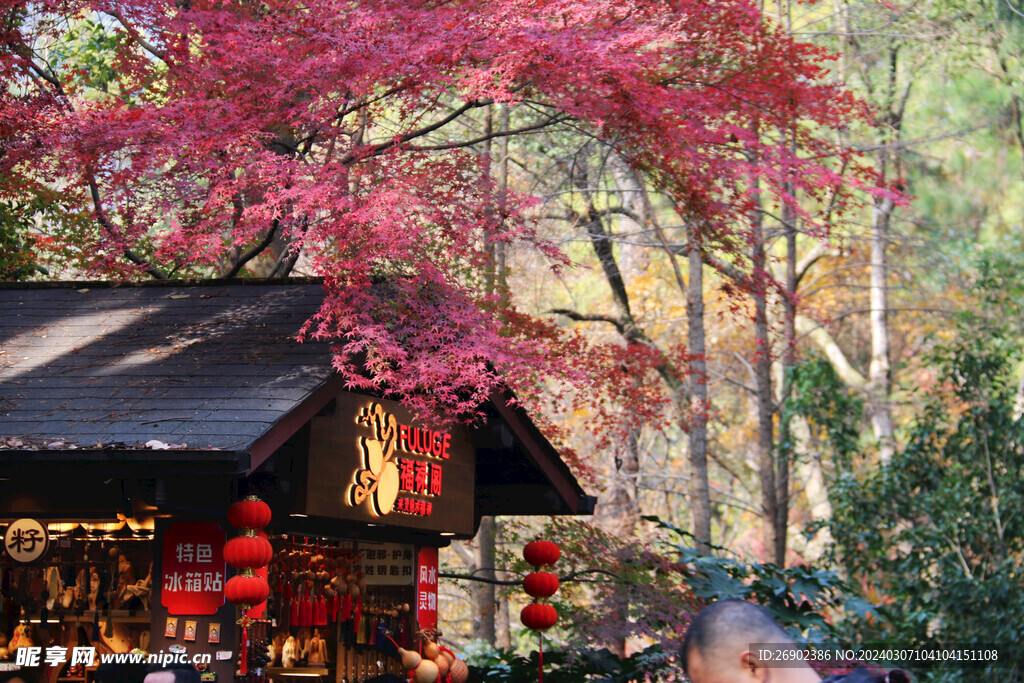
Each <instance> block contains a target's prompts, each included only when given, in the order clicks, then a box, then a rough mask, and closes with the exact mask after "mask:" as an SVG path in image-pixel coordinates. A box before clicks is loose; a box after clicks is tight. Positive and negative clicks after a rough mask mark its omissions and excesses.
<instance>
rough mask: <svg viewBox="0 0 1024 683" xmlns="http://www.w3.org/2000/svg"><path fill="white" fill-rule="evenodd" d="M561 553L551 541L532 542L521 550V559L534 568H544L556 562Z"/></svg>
mask: <svg viewBox="0 0 1024 683" xmlns="http://www.w3.org/2000/svg"><path fill="white" fill-rule="evenodd" d="M561 556H562V551H561V550H559V548H558V546H557V545H555V544H554V543H552V542H551V541H533V542H532V543H527V544H526V547H525V548H523V558H524V559H525V560H526V561H527V562H529V563H530V564H532V565H533V566H534V567H546V566H548V565H551V564H554V563H555V562H558V558H559V557H561Z"/></svg>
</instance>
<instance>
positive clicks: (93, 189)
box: [86, 170, 167, 280]
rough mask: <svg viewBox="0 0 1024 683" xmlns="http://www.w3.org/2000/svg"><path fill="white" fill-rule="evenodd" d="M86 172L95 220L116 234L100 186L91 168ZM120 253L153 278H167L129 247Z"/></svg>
mask: <svg viewBox="0 0 1024 683" xmlns="http://www.w3.org/2000/svg"><path fill="white" fill-rule="evenodd" d="M86 174H87V175H88V177H89V193H90V194H91V195H92V204H93V207H94V208H95V209H96V220H97V221H99V224H100V225H102V226H103V228H104V230H106V231H107V233H108V234H111V235H116V234H117V232H118V231H117V230H116V229H115V228H114V226H113V225H111V223H110V221H109V220H108V219H107V214H106V211H104V209H103V202H102V200H101V199H100V188H99V186H98V185H96V179H95V178H94V177H93V175H92V171H91V170H86ZM121 253H122V254H123V255H124V257H125V258H127V259H128V260H129V261H131V262H132V263H134V264H135V265H137V266H142V268H143V269H144V270H145V271H146V272H147V273H149V274H150V275H151V276H152V277H153V278H155V279H157V280H166V279H167V275H166V274H165V273H164V272H163V271H162V270H160V269H159V268H157V267H156V266H153V265H152V264H150V263H149V262H148V261H146V260H145V259H143V258H142V257H141V256H139V255H138V254H136V253H135V252H134V251H132V250H131V249H130V248H128V247H124V249H122V251H121Z"/></svg>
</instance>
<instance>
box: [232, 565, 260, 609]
mask: <svg viewBox="0 0 1024 683" xmlns="http://www.w3.org/2000/svg"><path fill="white" fill-rule="evenodd" d="M249 571H251V570H249ZM269 595H270V586H269V585H268V584H267V580H266V579H263V578H261V577H259V576H255V575H253V574H245V573H242V574H239V575H238V576H232V577H231V578H230V579H228V581H227V583H225V584H224V597H225V598H226V599H227V601H228V602H230V603H233V604H235V605H241V606H242V607H243V608H248V607H252V606H253V605H258V604H260V603H261V602H263V601H264V600H266V599H267V596H269Z"/></svg>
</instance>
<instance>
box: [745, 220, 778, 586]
mask: <svg viewBox="0 0 1024 683" xmlns="http://www.w3.org/2000/svg"><path fill="white" fill-rule="evenodd" d="M753 222H754V245H753V246H754V253H753V270H752V273H751V280H752V282H751V284H752V291H753V296H754V337H755V344H756V350H755V355H754V363H753V365H754V379H755V382H756V386H755V388H756V390H757V396H756V398H755V406H756V413H757V451H756V454H757V463H758V470H759V475H760V476H759V479H760V483H761V510H762V514H763V519H764V547H765V551H766V552H768V553H771V560H772V561H773V562H775V563H776V564H779V565H780V566H781V564H782V561H783V560H784V559H785V558H784V556H782V557H780V556H779V548H780V547H781V548H783V549H785V542H786V541H785V537H783V538H782V540H781V541H779V540H777V538H776V536H777V533H776V532H777V527H776V524H777V520H778V519H779V509H778V498H777V491H776V487H777V480H776V476H775V452H774V450H775V449H774V442H775V433H774V425H773V423H772V415H773V412H774V410H773V403H774V401H773V398H774V397H773V395H772V394H773V392H772V376H771V371H772V345H771V338H770V336H769V332H768V277H769V276H768V271H767V269H766V254H765V243H764V230H763V223H762V219H761V217H760V214H759V215H758V216H757V217H756V218H755V219H754V221H753ZM783 533H785V532H783Z"/></svg>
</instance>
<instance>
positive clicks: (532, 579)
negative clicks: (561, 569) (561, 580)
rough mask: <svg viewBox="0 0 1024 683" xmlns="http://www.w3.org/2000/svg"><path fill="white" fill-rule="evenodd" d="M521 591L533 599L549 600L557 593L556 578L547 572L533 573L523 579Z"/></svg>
mask: <svg viewBox="0 0 1024 683" xmlns="http://www.w3.org/2000/svg"><path fill="white" fill-rule="evenodd" d="M523 590H524V591H526V594H527V595H529V596H531V597H534V598H550V597H551V596H552V595H554V594H555V593H557V592H558V577H557V576H555V575H554V574H551V573H549V572H533V573H532V574H527V575H526V578H525V579H523Z"/></svg>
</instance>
